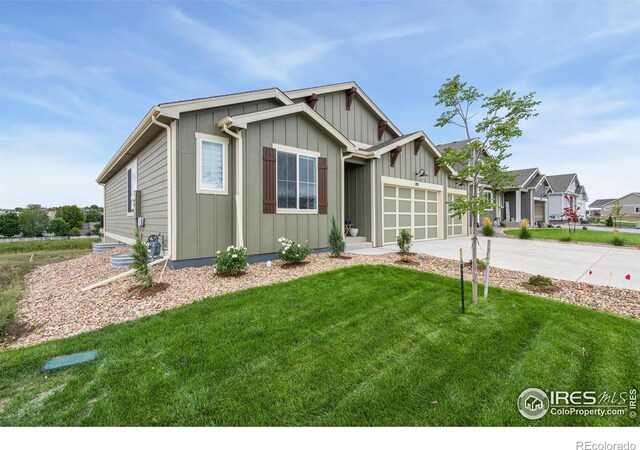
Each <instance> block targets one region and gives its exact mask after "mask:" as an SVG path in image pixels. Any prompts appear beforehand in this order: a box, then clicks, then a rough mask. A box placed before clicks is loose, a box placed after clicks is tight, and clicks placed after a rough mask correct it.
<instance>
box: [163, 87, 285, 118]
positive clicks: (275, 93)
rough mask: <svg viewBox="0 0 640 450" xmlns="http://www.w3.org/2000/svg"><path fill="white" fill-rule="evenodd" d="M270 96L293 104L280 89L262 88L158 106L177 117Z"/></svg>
mask: <svg viewBox="0 0 640 450" xmlns="http://www.w3.org/2000/svg"><path fill="white" fill-rule="evenodd" d="M271 98H275V99H276V100H279V101H280V102H282V103H283V104H284V105H292V104H293V101H292V100H291V99H290V98H289V97H287V96H286V95H285V94H284V93H283V92H282V91H281V90H280V89H264V90H261V91H253V92H245V93H240V94H230V95H221V96H217V97H207V98H201V99H197V100H186V101H181V102H174V103H166V104H163V105H161V106H160V114H161V115H163V116H165V117H171V118H172V119H179V118H180V113H183V112H187V111H195V110H199V109H208V108H218V107H220V106H226V105H233V104H236V103H246V102H255V101H260V100H267V99H271Z"/></svg>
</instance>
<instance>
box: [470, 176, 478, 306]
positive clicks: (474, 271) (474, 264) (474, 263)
mask: <svg viewBox="0 0 640 450" xmlns="http://www.w3.org/2000/svg"><path fill="white" fill-rule="evenodd" d="M471 192H472V194H471V199H472V200H473V199H475V198H476V196H477V195H478V181H477V175H476V176H475V177H474V180H473V188H472V189H471ZM476 225H477V224H476V217H475V214H474V217H473V237H472V238H471V300H472V303H473V304H474V305H477V304H478V227H477V226H476Z"/></svg>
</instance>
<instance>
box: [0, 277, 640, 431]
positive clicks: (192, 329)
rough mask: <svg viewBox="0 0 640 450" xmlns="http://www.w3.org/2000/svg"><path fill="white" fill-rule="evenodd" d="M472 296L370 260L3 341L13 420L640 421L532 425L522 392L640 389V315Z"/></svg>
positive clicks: (452, 283)
mask: <svg viewBox="0 0 640 450" xmlns="http://www.w3.org/2000/svg"><path fill="white" fill-rule="evenodd" d="M467 292H468V290H467ZM459 302H460V298H459V290H458V281H457V280H455V279H452V278H446V277H442V276H439V275H434V274H425V273H422V272H418V271H414V270H408V269H402V268H395V267H386V266H357V267H352V268H345V269H340V270H336V271H332V272H326V273H322V274H318V275H314V276H309V277H305V278H301V279H298V280H294V281H291V282H287V283H282V284H276V285H271V286H267V287H262V288H255V289H250V290H246V291H240V292H236V293H232V294H228V295H224V296H221V297H217V298H208V299H205V300H203V301H199V302H196V303H193V304H191V305H187V306H184V307H181V308H178V309H174V310H170V311H165V312H162V313H160V314H158V315H156V316H152V317H146V318H142V319H139V320H137V321H132V322H127V323H124V324H119V325H112V326H109V327H106V328H104V329H102V330H99V331H96V332H91V333H86V334H82V335H79V336H75V337H72V338H68V339H63V340H57V341H52V342H48V343H44V344H41V345H37V346H34V347H31V348H25V349H19V350H14V351H6V352H0V405H4V411H2V412H0V426H11V425H60V426H68V425H110V426H115V425H129V426H132V425H194V426H201V425H216V426H232V425H317V426H322V425H329V426H341V425H408V426H411V425H420V426H422V425H460V426H466V425H496V426H498V425H520V426H531V425H537V426H545V425H574V426H577V425H581V426H588V425H637V422H636V421H634V420H633V419H630V418H628V417H620V416H608V417H602V418H600V417H579V416H561V417H559V416H552V415H550V414H547V415H546V416H545V417H544V418H542V419H541V420H538V421H528V420H527V419H524V418H523V417H521V416H520V414H519V412H518V411H517V409H516V400H517V398H518V395H519V394H520V393H521V392H522V391H523V390H524V389H525V388H528V387H539V388H542V389H566V390H574V389H575V390H597V391H602V390H607V391H609V392H613V391H618V392H620V391H623V390H628V389H630V388H632V387H633V384H634V383H635V387H636V388H637V383H638V373H640V347H639V346H638V342H640V323H639V322H637V321H634V320H631V319H624V318H621V317H617V316H613V315H610V314H606V313H601V312H595V311H592V310H589V309H586V308H581V307H575V306H571V305H568V304H564V303H560V302H553V301H550V300H545V299H542V298H538V297H533V296H529V295H524V294H519V293H514V292H509V291H504V290H500V289H492V290H491V296H490V300H488V301H482V302H481V303H480V305H479V306H476V307H469V308H468V313H467V314H465V315H464V316H463V315H461V314H460V305H459ZM90 349H98V350H99V352H100V356H99V358H98V360H97V361H95V362H91V363H88V364H85V365H82V366H77V367H73V368H69V369H66V370H63V371H59V372H54V373H50V374H48V375H47V376H45V375H43V374H41V373H40V372H39V368H40V366H41V365H42V363H43V362H44V361H45V360H47V359H48V358H51V357H53V356H56V355H61V354H69V353H73V352H78V351H82V350H90Z"/></svg>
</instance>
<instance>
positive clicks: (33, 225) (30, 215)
mask: <svg viewBox="0 0 640 450" xmlns="http://www.w3.org/2000/svg"><path fill="white" fill-rule="evenodd" d="M18 220H19V221H20V229H21V230H22V234H24V235H25V236H28V237H32V236H40V235H41V234H42V233H44V232H45V231H47V226H48V225H49V217H47V214H46V213H45V212H44V211H42V207H41V206H40V205H27V207H26V208H24V209H22V210H20V213H19V214H18Z"/></svg>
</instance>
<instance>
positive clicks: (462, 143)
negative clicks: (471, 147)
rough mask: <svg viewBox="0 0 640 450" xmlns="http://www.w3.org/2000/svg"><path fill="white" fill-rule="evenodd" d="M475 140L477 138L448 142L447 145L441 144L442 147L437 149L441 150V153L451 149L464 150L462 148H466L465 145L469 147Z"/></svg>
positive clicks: (439, 146)
mask: <svg viewBox="0 0 640 450" xmlns="http://www.w3.org/2000/svg"><path fill="white" fill-rule="evenodd" d="M473 140H475V138H471V139H464V140H462V141H453V142H448V143H446V144H440V145H436V147H437V148H438V150H440V151H441V152H442V151H444V150H446V149H447V148H449V147H451V148H453V149H455V150H460V149H462V147H464V146H465V145H467V144H468V143H469V142H471V141H473Z"/></svg>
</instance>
